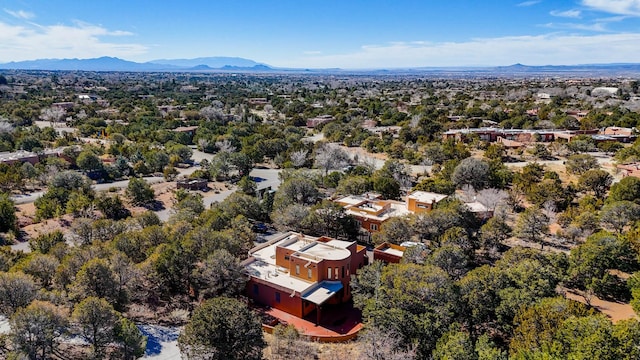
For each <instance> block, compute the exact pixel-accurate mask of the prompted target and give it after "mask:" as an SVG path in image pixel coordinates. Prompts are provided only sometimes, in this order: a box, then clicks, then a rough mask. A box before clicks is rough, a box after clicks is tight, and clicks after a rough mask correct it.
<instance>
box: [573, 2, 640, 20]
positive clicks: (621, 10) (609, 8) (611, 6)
mask: <svg viewBox="0 0 640 360" xmlns="http://www.w3.org/2000/svg"><path fill="white" fill-rule="evenodd" d="M582 5H584V6H586V7H588V8H591V9H593V10H597V11H603V12H607V13H611V14H617V15H629V16H640V0H582Z"/></svg>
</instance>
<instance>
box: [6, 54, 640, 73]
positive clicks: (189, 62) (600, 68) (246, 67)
mask: <svg viewBox="0 0 640 360" xmlns="http://www.w3.org/2000/svg"><path fill="white" fill-rule="evenodd" d="M0 69H12V70H63V71H141V72H142V71H147V72H153V71H166V72H171V71H176V72H179V71H185V72H189V71H193V72H216V71H218V72H225V71H228V72H285V73H287V72H295V73H331V74H334V73H335V74H351V73H354V74H380V75H382V74H384V75H405V74H425V75H429V74H431V75H454V76H455V75H459V76H470V75H485V76H487V75H489V76H491V75H519V76H527V75H536V74H539V75H540V74H541V75H550V74H564V75H571V74H574V75H585V76H587V75H640V64H585V65H545V66H529V65H522V64H514V65H510V66H495V67H413V68H391V69H363V70H353V69H349V70H347V69H339V68H332V69H295V68H276V67H272V66H270V65H267V64H263V63H258V62H256V61H254V60H250V59H244V58H239V57H222V56H217V57H201V58H195V59H158V60H153V61H149V62H144V63H138V62H133V61H127V60H122V59H119V58H115V57H106V56H105V57H100V58H95V59H40V60H29V61H18V62H9V63H5V64H0Z"/></svg>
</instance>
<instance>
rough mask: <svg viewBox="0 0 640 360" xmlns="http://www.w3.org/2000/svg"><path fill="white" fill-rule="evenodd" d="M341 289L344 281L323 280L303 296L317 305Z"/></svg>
mask: <svg viewBox="0 0 640 360" xmlns="http://www.w3.org/2000/svg"><path fill="white" fill-rule="evenodd" d="M340 289H342V283H341V282H340V281H323V282H320V283H318V284H317V286H315V287H313V288H312V289H310V290H308V291H307V292H306V293H305V294H302V298H303V299H305V300H307V301H310V302H312V303H314V304H316V305H322V304H323V303H324V302H325V301H327V300H329V299H330V298H331V297H332V296H333V295H335V294H336V293H337V292H338V291H340Z"/></svg>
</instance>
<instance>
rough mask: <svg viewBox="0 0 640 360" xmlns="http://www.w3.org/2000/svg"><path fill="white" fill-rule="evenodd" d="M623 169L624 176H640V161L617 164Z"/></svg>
mask: <svg viewBox="0 0 640 360" xmlns="http://www.w3.org/2000/svg"><path fill="white" fill-rule="evenodd" d="M617 168H618V169H620V170H621V172H622V176H623V177H627V176H634V177H637V178H640V163H633V164H622V165H618V166H617Z"/></svg>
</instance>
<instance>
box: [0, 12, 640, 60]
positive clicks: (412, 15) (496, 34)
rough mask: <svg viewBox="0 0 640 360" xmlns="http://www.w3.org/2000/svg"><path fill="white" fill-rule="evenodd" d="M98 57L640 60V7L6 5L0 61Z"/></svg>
mask: <svg viewBox="0 0 640 360" xmlns="http://www.w3.org/2000/svg"><path fill="white" fill-rule="evenodd" d="M99 56H116V57H120V58H123V59H127V60H133V61H149V60H153V59H160V58H194V57H205V56H239V57H245V58H249V59H253V60H256V61H258V62H263V63H267V64H269V65H272V66H279V67H308V68H327V67H341V68H360V69H362V68H399V67H416V66H487V65H489V66H494V65H510V64H514V63H523V64H528V65H545V64H554V65H560V64H586V63H611V62H640V0H554V1H551V0H539V1H537V0H531V1H527V0H516V1H507V0H494V1H478V0H448V1H443V0H422V1H418V0H395V1H392V0H366V1H364V0H352V1H350V0H253V1H250V0H219V1H205V0H202V1H201V0H194V1H180V2H178V1H160V0H153V1H152V0H109V1H86V0H85V1H77V0H73V1H71V0H56V1H51V0H38V1H35V0H0V62H8V61H19V60H29V59H39V58H74V57H76V58H92V57H99Z"/></svg>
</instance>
